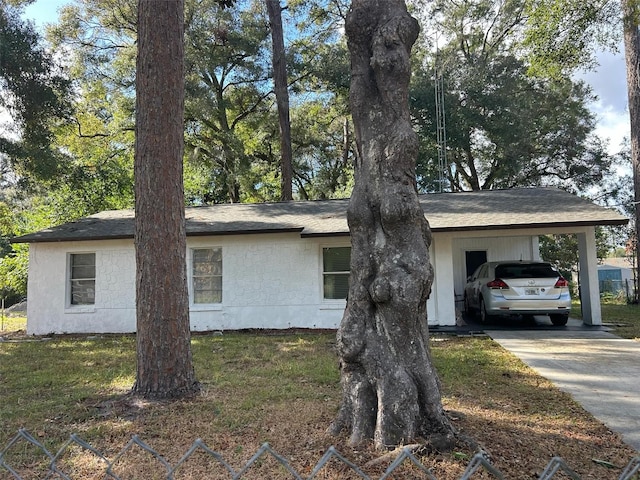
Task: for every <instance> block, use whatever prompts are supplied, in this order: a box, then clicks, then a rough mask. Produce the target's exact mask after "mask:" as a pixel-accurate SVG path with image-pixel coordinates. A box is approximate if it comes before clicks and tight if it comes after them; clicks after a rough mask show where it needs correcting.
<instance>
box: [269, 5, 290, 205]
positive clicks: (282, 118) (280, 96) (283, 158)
mask: <svg viewBox="0 0 640 480" xmlns="http://www.w3.org/2000/svg"><path fill="white" fill-rule="evenodd" d="M267 11H268V13H269V24H270V26H271V41H272V42H271V43H272V45H273V83H274V87H275V93H276V103H277V105H278V124H279V125H280V172H281V187H282V190H281V194H280V198H281V200H284V201H288V200H293V191H292V187H293V185H292V171H293V167H292V163H293V152H292V149H291V120H290V116H289V89H288V82H287V62H286V57H285V49H284V34H283V31H282V9H281V8H280V0H267Z"/></svg>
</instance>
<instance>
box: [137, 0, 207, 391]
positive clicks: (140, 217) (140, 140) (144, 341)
mask: <svg viewBox="0 0 640 480" xmlns="http://www.w3.org/2000/svg"><path fill="white" fill-rule="evenodd" d="M183 11H184V0H164V1H160V2H159V1H157V0H139V1H138V60H137V76H136V95H137V98H136V152H135V194H136V222H135V229H136V230H135V247H136V268H137V271H136V316H137V355H138V365H137V372H136V383H135V386H134V388H133V389H134V392H136V393H138V394H141V395H143V396H147V397H154V398H171V397H180V396H183V395H187V394H191V393H193V392H194V391H195V390H196V389H197V382H196V381H195V378H194V371H193V364H192V358H191V344H190V341H191V339H190V331H189V297H188V293H187V280H186V260H185V257H186V234H185V214H184V190H183V184H182V154H183V149H184V126H183V123H184V120H183V119H184V66H183V63H184V47H183V23H184V21H183V16H184V13H183Z"/></svg>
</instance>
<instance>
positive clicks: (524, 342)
mask: <svg viewBox="0 0 640 480" xmlns="http://www.w3.org/2000/svg"><path fill="white" fill-rule="evenodd" d="M576 322H577V321H571V320H570V323H569V325H568V326H567V327H562V328H556V329H541V330H538V329H526V330H525V329H512V330H507V329H504V330H502V329H499V330H492V329H491V327H488V328H486V329H485V333H486V334H487V335H489V336H490V337H491V338H492V339H493V340H495V341H496V342H498V343H499V344H500V345H502V346H503V347H504V348H505V349H507V350H509V351H510V352H512V353H513V354H515V355H516V356H517V357H519V358H520V359H521V360H522V361H523V362H524V363H526V364H527V365H529V366H530V367H532V368H533V369H534V370H536V371H537V372H538V373H539V374H540V375H542V376H543V377H545V378H547V379H548V380H550V381H551V382H553V383H554V384H555V385H557V386H558V388H560V389H562V390H564V391H565V392H567V393H569V394H570V395H571V396H572V397H573V398H574V399H575V400H576V401H577V402H579V403H580V404H582V406H583V407H584V408H585V409H586V410H587V411H589V412H590V413H591V414H592V415H593V416H595V417H596V418H598V419H599V420H600V421H601V422H602V423H604V424H605V425H606V426H608V427H609V428H610V429H611V430H613V431H615V432H618V433H620V434H621V435H622V439H623V440H624V441H625V442H626V443H627V444H628V445H630V446H631V447H633V448H635V449H636V450H637V451H639V452H640V342H636V341H633V340H624V339H621V338H619V337H616V336H615V335H613V334H611V333H608V332H607V331H606V329H603V328H599V327H585V326H582V323H581V322H580V323H579V324H578V323H576Z"/></svg>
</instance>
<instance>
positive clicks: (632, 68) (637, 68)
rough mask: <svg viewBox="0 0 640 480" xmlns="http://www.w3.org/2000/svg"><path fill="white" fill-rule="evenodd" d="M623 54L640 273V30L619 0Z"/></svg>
mask: <svg viewBox="0 0 640 480" xmlns="http://www.w3.org/2000/svg"><path fill="white" fill-rule="evenodd" d="M622 10H623V16H624V20H623V23H624V55H625V63H626V67H627V93H628V98H629V120H630V123H631V135H630V137H631V165H632V169H633V190H634V201H635V245H634V250H635V259H636V265H635V267H636V272H640V31H639V30H638V15H639V13H638V6H637V2H635V1H634V0H623V2H622ZM638 278H640V275H636V285H635V292H636V293H635V296H636V299H638V298H640V297H639V296H638V295H639V294H638V291H640V288H638V287H639V286H640V280H638Z"/></svg>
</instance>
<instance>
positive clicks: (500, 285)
mask: <svg viewBox="0 0 640 480" xmlns="http://www.w3.org/2000/svg"><path fill="white" fill-rule="evenodd" d="M487 287H489V288H509V285H507V284H506V283H504V281H502V280H500V279H499V278H496V279H495V280H491V281H490V282H489V283H487Z"/></svg>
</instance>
